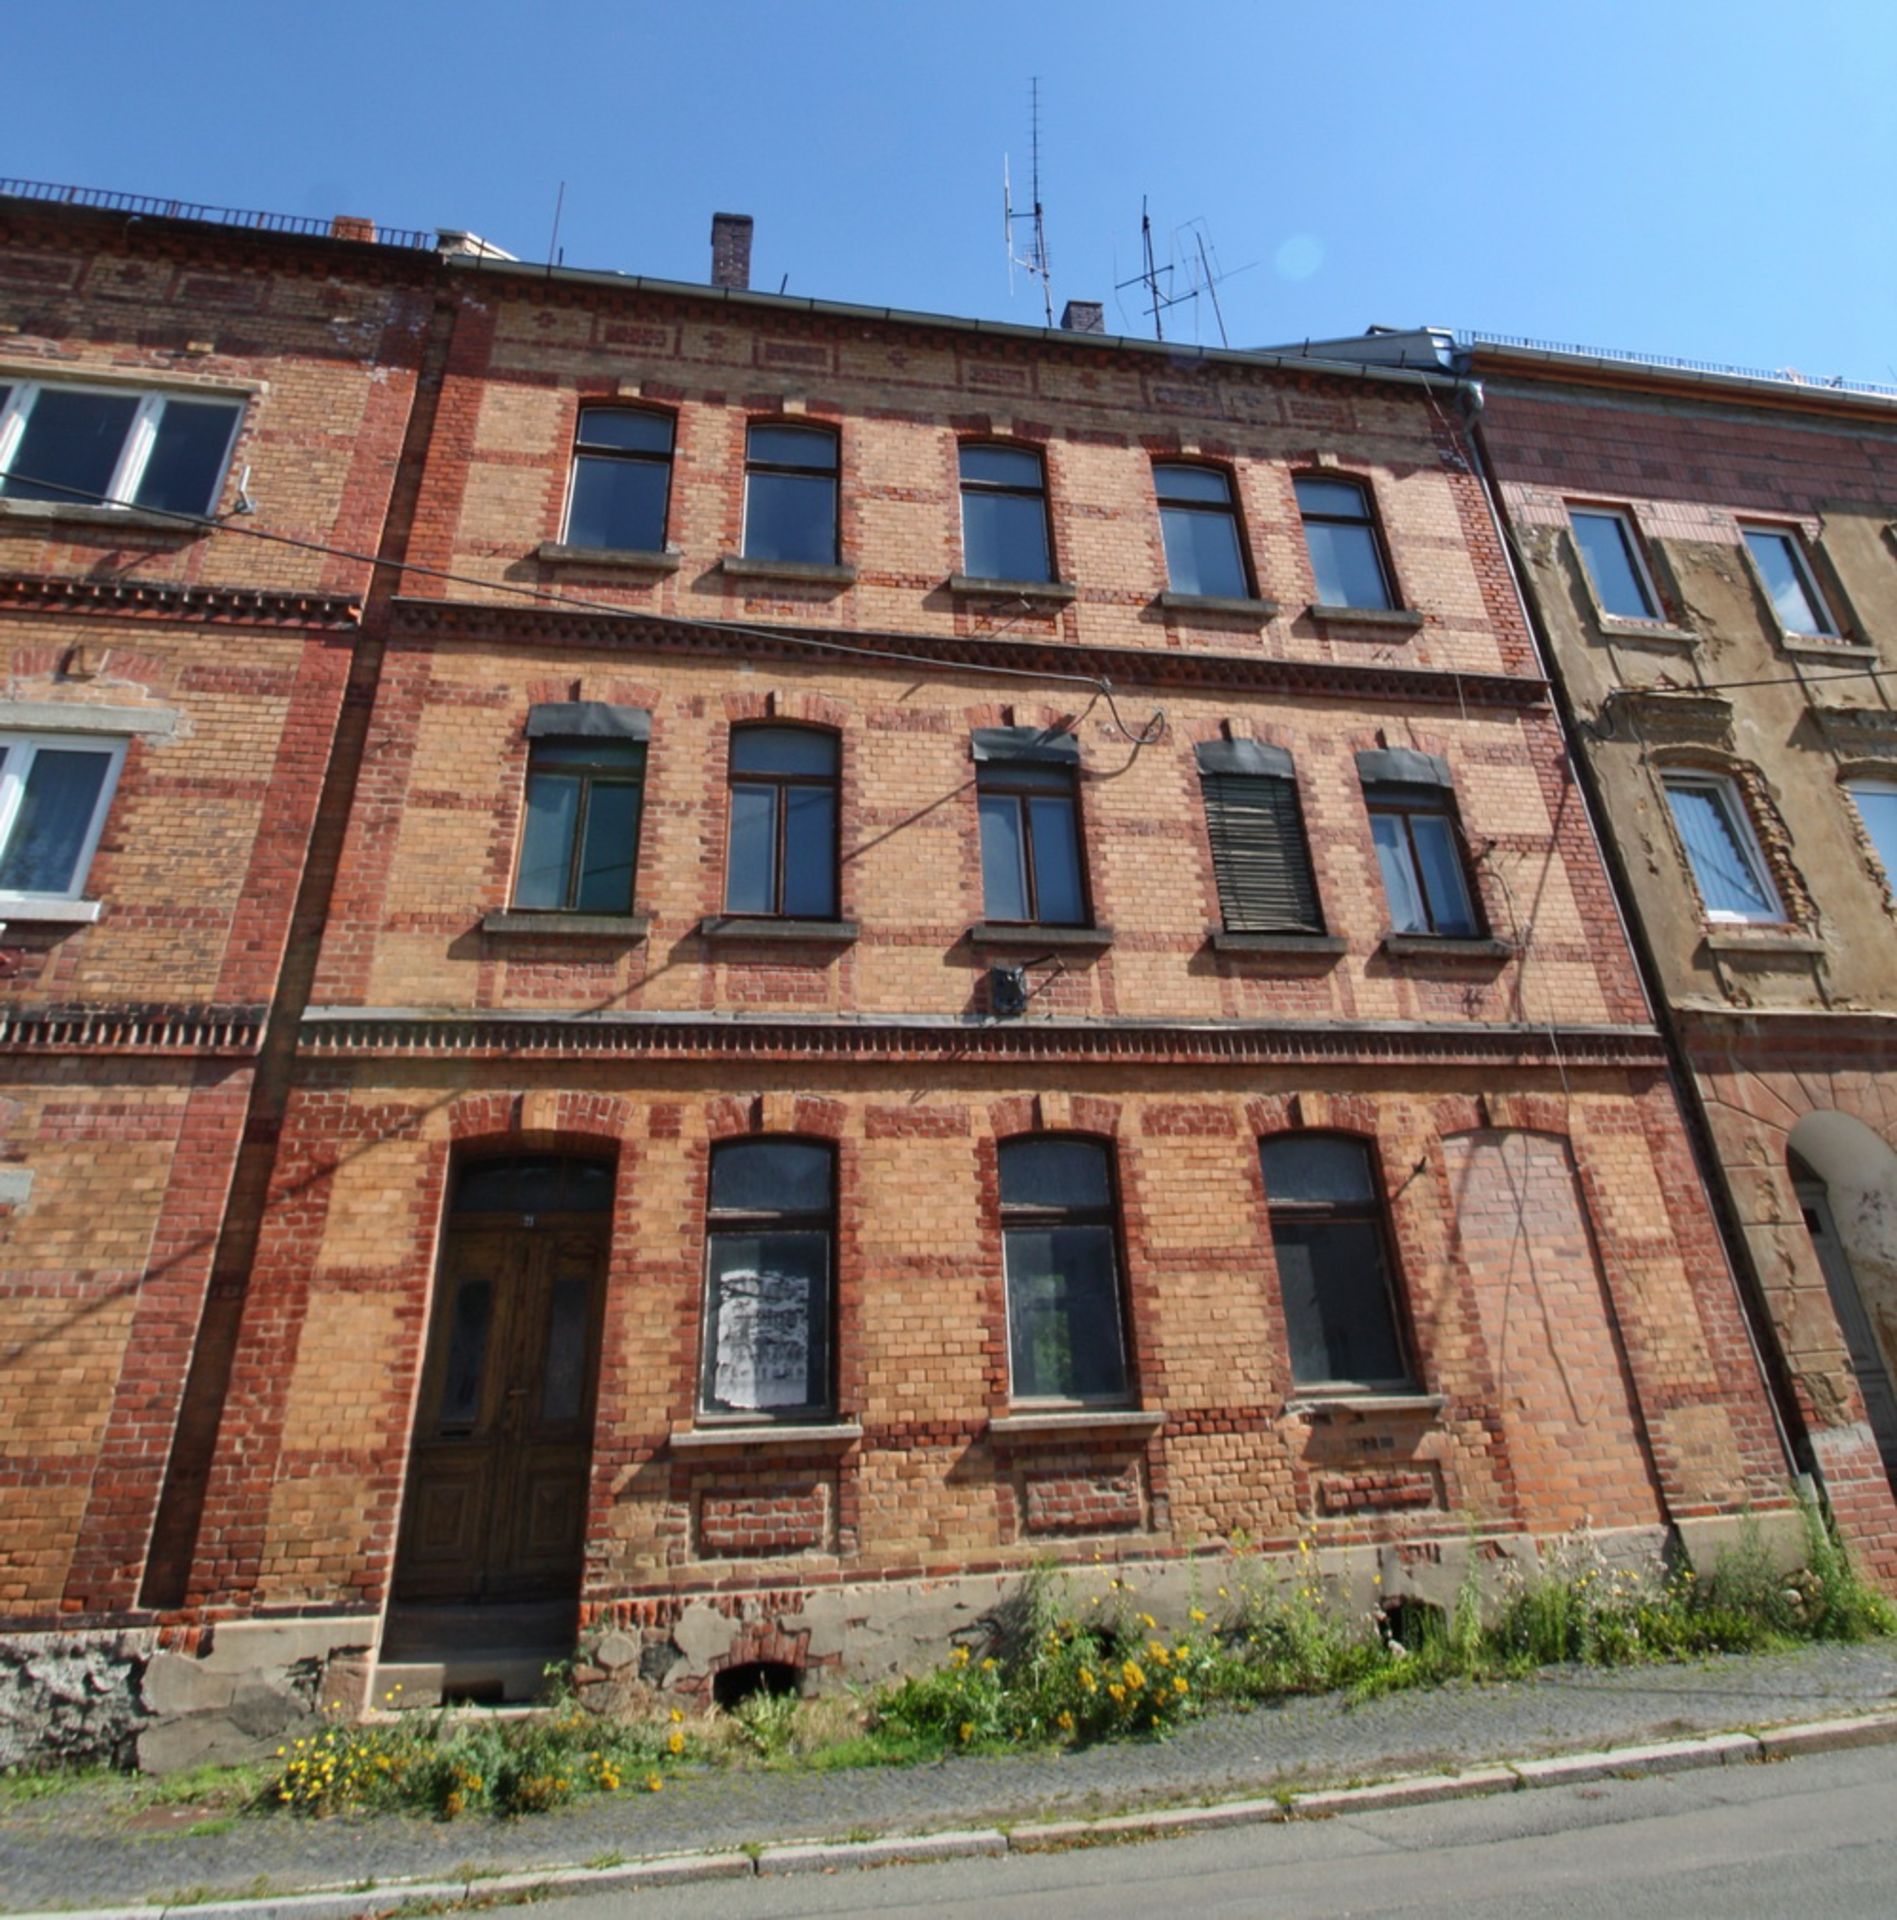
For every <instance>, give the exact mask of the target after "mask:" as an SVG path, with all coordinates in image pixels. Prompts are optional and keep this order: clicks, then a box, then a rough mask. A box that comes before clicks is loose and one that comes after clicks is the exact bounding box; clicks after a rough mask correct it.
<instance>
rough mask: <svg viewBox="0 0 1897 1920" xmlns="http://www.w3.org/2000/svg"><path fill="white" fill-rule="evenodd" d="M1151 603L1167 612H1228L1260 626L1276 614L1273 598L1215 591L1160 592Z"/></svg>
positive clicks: (1276, 608)
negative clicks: (1232, 595) (1248, 597)
mask: <svg viewBox="0 0 1897 1920" xmlns="http://www.w3.org/2000/svg"><path fill="white" fill-rule="evenodd" d="M1153 605H1154V606H1156V607H1161V608H1163V609H1164V610H1165V611H1166V612H1167V613H1217V614H1230V615H1232V616H1233V617H1234V618H1237V619H1240V620H1253V621H1256V622H1257V623H1258V624H1259V625H1260V626H1263V625H1264V623H1265V622H1266V621H1267V620H1273V619H1276V617H1277V615H1278V603H1277V601H1275V600H1240V599H1233V598H1228V597H1227V596H1225V595H1223V594H1216V593H1162V594H1161V595H1160V596H1159V598H1158V599H1157V600H1155V601H1154V602H1153Z"/></svg>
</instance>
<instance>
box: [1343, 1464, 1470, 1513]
mask: <svg viewBox="0 0 1897 1920" xmlns="http://www.w3.org/2000/svg"><path fill="white" fill-rule="evenodd" d="M1441 1505H1442V1487H1441V1485H1440V1484H1439V1483H1438V1481H1437V1478H1436V1476H1435V1474H1433V1473H1427V1472H1425V1473H1410V1472H1400V1471H1399V1472H1390V1473H1327V1474H1323V1475H1321V1476H1320V1477H1319V1479H1318V1483H1317V1506H1318V1511H1319V1512H1320V1513H1324V1514H1350V1513H1400V1512H1403V1511H1404V1510H1406V1509H1408V1508H1412V1507H1439V1506H1441Z"/></svg>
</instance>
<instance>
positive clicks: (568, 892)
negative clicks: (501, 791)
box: [514, 738, 646, 914]
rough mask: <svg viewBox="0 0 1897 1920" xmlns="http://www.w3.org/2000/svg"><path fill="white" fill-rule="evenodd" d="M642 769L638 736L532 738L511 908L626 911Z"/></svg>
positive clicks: (629, 900)
mask: <svg viewBox="0 0 1897 1920" xmlns="http://www.w3.org/2000/svg"><path fill="white" fill-rule="evenodd" d="M645 767H646V747H645V742H644V741H642V740H630V739H557V738H556V739H537V740H534V741H533V742H532V744H531V747H530V750H529V756H528V761H527V808H526V818H525V820H524V822H523V823H522V827H521V835H520V865H519V869H518V871H517V872H516V874H515V876H514V905H515V907H516V908H517V909H520V910H522V911H526V912H545V913H563V912H564V913H607V914H629V913H631V911H632V898H633V879H634V876H635V874H636V873H637V871H638V865H639V823H640V816H641V815H642V813H643V812H644V808H645Z"/></svg>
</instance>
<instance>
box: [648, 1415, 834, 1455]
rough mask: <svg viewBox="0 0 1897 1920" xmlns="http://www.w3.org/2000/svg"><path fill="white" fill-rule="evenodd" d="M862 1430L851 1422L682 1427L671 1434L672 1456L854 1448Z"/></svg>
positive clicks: (784, 1422) (752, 1423)
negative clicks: (674, 1454) (777, 1448)
mask: <svg viewBox="0 0 1897 1920" xmlns="http://www.w3.org/2000/svg"><path fill="white" fill-rule="evenodd" d="M862 1437H863V1429H862V1428H861V1427H860V1426H857V1425H856V1424H855V1423H854V1422H849V1421H835V1422H832V1423H830V1424H828V1425H825V1426H796V1425H793V1424H792V1423H790V1422H788V1421H774V1420H770V1421H758V1422H751V1421H747V1422H745V1423H744V1424H743V1425H742V1426H730V1427H717V1426H713V1427H684V1428H679V1429H675V1430H674V1432H673V1434H672V1451H673V1452H674V1453H718V1452H732V1451H736V1450H738V1449H741V1448H747V1447H748V1448H751V1449H754V1450H756V1449H762V1448H766V1447H853V1446H855V1445H856V1443H857V1442H858V1441H859V1440H860V1439H862Z"/></svg>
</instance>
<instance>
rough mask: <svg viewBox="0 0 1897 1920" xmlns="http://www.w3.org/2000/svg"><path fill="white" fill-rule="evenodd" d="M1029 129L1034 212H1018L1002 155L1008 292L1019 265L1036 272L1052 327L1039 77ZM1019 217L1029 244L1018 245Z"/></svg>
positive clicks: (1031, 87) (1031, 94) (1031, 91)
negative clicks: (1023, 222)
mask: <svg viewBox="0 0 1897 1920" xmlns="http://www.w3.org/2000/svg"><path fill="white" fill-rule="evenodd" d="M1028 131H1029V153H1030V155H1031V166H1030V179H1031V188H1032V195H1033V212H1032V213H1028V214H1017V213H1016V212H1015V210H1014V188H1013V186H1012V184H1011V183H1010V181H1009V178H1008V156H1007V155H1006V154H1005V153H1004V154H1003V155H1002V156H1001V230H1002V238H1003V240H1004V242H1005V244H1006V246H1007V251H1008V293H1009V295H1010V297H1012V295H1013V293H1014V270H1015V268H1016V267H1019V268H1020V269H1021V271H1022V272H1023V273H1028V274H1032V275H1034V276H1035V277H1036V278H1037V279H1038V280H1039V281H1040V283H1041V304H1042V306H1043V308H1044V309H1045V310H1046V313H1047V324H1048V325H1049V326H1050V327H1051V326H1052V325H1053V324H1054V276H1053V268H1052V267H1051V266H1050V265H1049V264H1048V258H1047V216H1046V213H1045V212H1044V211H1043V209H1042V206H1041V82H1040V80H1039V78H1038V77H1036V78H1035V79H1033V80H1030V81H1029V82H1028ZM1016 220H1025V221H1027V222H1028V223H1029V234H1028V240H1027V244H1026V246H1025V247H1017V246H1016V244H1015V238H1014V223H1015V221H1016Z"/></svg>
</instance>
